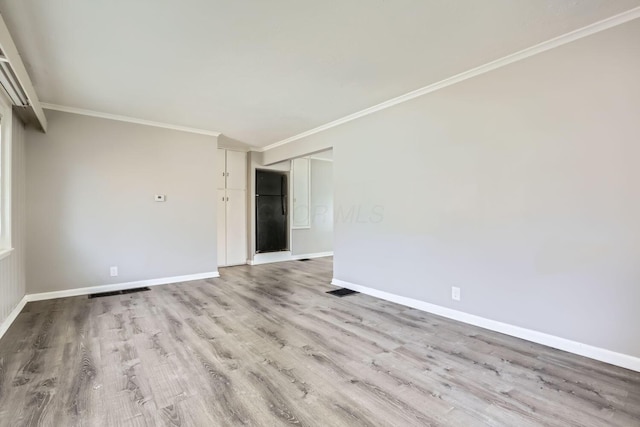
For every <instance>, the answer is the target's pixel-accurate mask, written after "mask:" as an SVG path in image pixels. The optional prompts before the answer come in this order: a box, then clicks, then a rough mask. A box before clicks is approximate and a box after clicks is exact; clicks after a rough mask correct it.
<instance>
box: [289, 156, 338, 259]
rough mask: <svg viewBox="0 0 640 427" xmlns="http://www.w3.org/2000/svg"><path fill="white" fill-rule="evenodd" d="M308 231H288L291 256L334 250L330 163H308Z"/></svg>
mask: <svg viewBox="0 0 640 427" xmlns="http://www.w3.org/2000/svg"><path fill="white" fill-rule="evenodd" d="M310 167H311V174H310V176H311V203H310V210H309V212H310V220H311V223H310V227H309V228H304V229H293V230H291V233H292V235H291V253H292V255H294V256H295V255H306V254H318V253H325V252H331V251H332V250H333V162H332V161H327V160H317V159H310Z"/></svg>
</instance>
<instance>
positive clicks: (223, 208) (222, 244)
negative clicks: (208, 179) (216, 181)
mask: <svg viewBox="0 0 640 427" xmlns="http://www.w3.org/2000/svg"><path fill="white" fill-rule="evenodd" d="M217 215H218V218H217V222H218V265H227V245H226V240H227V195H226V191H225V190H218V210H217Z"/></svg>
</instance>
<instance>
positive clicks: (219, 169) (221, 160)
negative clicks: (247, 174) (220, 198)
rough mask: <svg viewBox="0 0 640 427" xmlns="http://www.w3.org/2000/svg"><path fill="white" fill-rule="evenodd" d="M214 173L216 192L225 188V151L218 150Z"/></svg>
mask: <svg viewBox="0 0 640 427" xmlns="http://www.w3.org/2000/svg"><path fill="white" fill-rule="evenodd" d="M216 173H217V177H218V179H217V183H218V187H217V188H218V190H222V189H224V188H225V187H226V173H227V150H223V149H222V148H218V154H217V156H216Z"/></svg>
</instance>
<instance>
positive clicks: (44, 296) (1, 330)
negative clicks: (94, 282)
mask: <svg viewBox="0 0 640 427" xmlns="http://www.w3.org/2000/svg"><path fill="white" fill-rule="evenodd" d="M216 277H220V274H219V273H218V272H217V271H212V272H208V273H198V274H187V275H184V276H173V277H162V278H159V279H149V280H138V281H135V282H124V283H114V284H111V285H100V286H89V287H86V288H77V289H67V290H63V291H53V292H42V293H36V294H27V295H25V296H24V297H23V298H22V299H21V300H20V302H19V303H18V305H17V306H16V308H14V309H13V311H12V312H11V313H10V314H9V316H7V318H6V319H5V320H4V321H3V322H2V323H1V324H0V338H2V336H3V335H4V334H5V333H6V332H7V330H8V329H9V327H10V326H11V324H12V323H13V322H14V321H15V320H16V318H17V317H18V315H19V314H20V312H21V311H22V309H23V308H24V306H25V305H26V304H27V303H28V302H31V301H44V300H49V299H56V298H67V297H75V296H79V295H89V294H97V293H101V292H113V291H124V290H127V289H135V288H142V287H145V286H158V285H168V284H171V283H180V282H190V281H192V280H202V279H212V278H216Z"/></svg>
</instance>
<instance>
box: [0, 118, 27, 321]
mask: <svg viewBox="0 0 640 427" xmlns="http://www.w3.org/2000/svg"><path fill="white" fill-rule="evenodd" d="M12 134H13V136H12V155H11V157H12V160H11V167H12V168H11V172H12V179H11V187H12V189H11V211H12V212H11V222H12V224H11V225H12V229H11V243H12V246H13V248H14V250H13V252H11V254H9V256H7V257H6V258H4V259H2V260H0V324H2V322H3V321H4V320H5V319H6V318H7V316H8V315H9V314H10V313H11V311H12V310H13V309H14V308H15V307H16V306H17V305H18V303H19V302H20V300H21V299H22V297H23V296H24V295H25V293H26V291H25V251H26V235H25V223H26V221H25V219H26V218H25V217H26V203H25V182H26V180H25V171H26V165H25V143H24V125H23V124H22V122H21V121H20V120H19V119H17V118H15V117H14V118H13V123H12Z"/></svg>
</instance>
